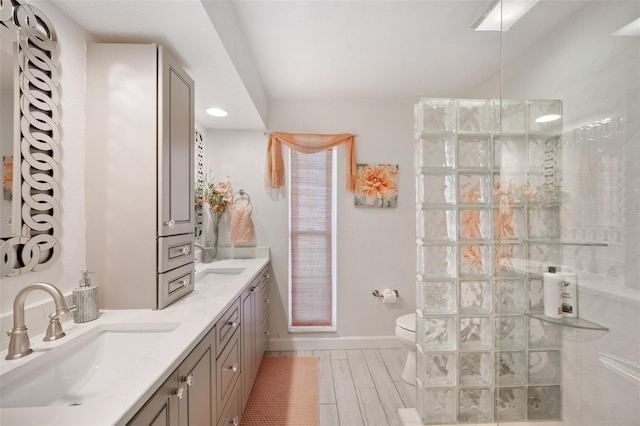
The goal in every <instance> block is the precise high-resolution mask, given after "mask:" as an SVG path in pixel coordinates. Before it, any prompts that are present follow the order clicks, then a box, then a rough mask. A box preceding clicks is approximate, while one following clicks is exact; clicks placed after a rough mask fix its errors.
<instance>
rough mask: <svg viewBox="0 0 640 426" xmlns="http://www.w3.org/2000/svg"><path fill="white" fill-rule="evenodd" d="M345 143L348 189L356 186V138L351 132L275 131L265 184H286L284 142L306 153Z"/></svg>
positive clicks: (270, 186)
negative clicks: (332, 133) (335, 133)
mask: <svg viewBox="0 0 640 426" xmlns="http://www.w3.org/2000/svg"><path fill="white" fill-rule="evenodd" d="M341 143H345V144H346V145H347V191H350V192H355V188H356V175H357V168H356V138H355V135H352V134H351V133H340V134H337V135H322V134H307V133H284V132H274V133H271V134H270V135H269V143H268V145H267V161H266V165H265V168H266V170H265V185H266V186H267V187H268V188H279V187H281V186H282V185H283V184H284V161H283V160H282V144H285V145H287V146H288V147H289V148H291V149H293V150H295V151H298V152H302V153H304V154H313V153H315V152H320V151H326V150H327V149H331V148H333V147H335V146H338V145H340V144H341Z"/></svg>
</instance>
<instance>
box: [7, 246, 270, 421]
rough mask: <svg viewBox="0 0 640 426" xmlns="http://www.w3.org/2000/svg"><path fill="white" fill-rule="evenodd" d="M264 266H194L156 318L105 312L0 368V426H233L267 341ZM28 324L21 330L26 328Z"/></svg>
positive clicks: (152, 313) (263, 261) (262, 261)
mask: <svg viewBox="0 0 640 426" xmlns="http://www.w3.org/2000/svg"><path fill="white" fill-rule="evenodd" d="M269 281H270V262H269V259H268V258H266V257H265V258H255V259H234V260H222V261H219V262H214V263H208V264H202V263H201V264H198V265H196V286H195V289H194V291H192V292H191V293H190V294H188V295H187V296H185V297H184V298H182V299H180V300H178V301H177V302H175V303H173V304H171V305H170V306H168V307H166V308H165V309H162V310H128V309H124V310H106V311H102V312H101V315H100V317H99V318H98V319H97V320H95V321H92V322H88V323H83V324H75V323H73V322H72V321H69V322H64V323H63V324H62V325H63V327H64V331H65V333H66V334H67V335H66V337H64V338H62V339H59V340H55V341H53V342H43V341H42V336H32V337H31V347H32V349H33V353H32V354H30V355H28V356H26V357H23V358H20V359H17V360H10V361H7V360H4V354H3V356H2V361H0V386H1V387H0V424H2V425H4V426H9V425H35V424H37V425H61V424H64V425H68V426H71V425H83V426H86V425H112V424H118V425H125V424H131V425H149V424H154V425H160V424H162V425H178V424H179V425H204V424H207V425H209V424H210V425H216V424H217V425H222V424H239V420H240V415H241V413H242V410H243V408H244V406H245V404H246V402H247V399H248V396H249V392H250V390H251V386H252V384H253V380H254V379H255V375H256V373H257V370H258V368H259V366H260V360H261V359H262V355H263V353H264V348H265V346H266V343H267V339H268V335H269V332H268V328H269V323H268V306H269V305H268V303H269V299H268V291H269ZM28 326H29V324H27V327H28Z"/></svg>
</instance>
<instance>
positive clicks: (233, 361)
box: [216, 333, 241, 415]
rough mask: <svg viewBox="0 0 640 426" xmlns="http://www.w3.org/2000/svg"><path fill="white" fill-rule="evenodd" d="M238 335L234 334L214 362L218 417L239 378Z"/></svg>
mask: <svg viewBox="0 0 640 426" xmlns="http://www.w3.org/2000/svg"><path fill="white" fill-rule="evenodd" d="M239 335H240V333H234V334H233V336H232V338H231V340H230V341H229V344H228V345H227V347H226V348H225V349H224V351H223V352H222V354H221V355H220V358H218V360H217V361H216V373H217V379H216V382H217V385H216V386H217V389H216V390H217V398H216V399H217V404H216V405H217V407H218V410H217V412H218V415H220V414H221V413H222V410H223V407H224V406H225V405H226V403H227V401H228V400H229V398H230V395H231V392H232V390H233V388H234V386H235V384H236V382H237V381H238V377H239V376H240V372H241V368H240V340H239Z"/></svg>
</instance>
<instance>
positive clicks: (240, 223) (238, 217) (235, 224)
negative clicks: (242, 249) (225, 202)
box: [230, 204, 253, 243]
mask: <svg viewBox="0 0 640 426" xmlns="http://www.w3.org/2000/svg"><path fill="white" fill-rule="evenodd" d="M230 227H231V230H230V234H231V241H233V242H235V243H246V242H249V241H251V239H252V238H253V222H252V221H251V209H250V208H249V206H242V205H237V204H234V205H232V206H231V225H230Z"/></svg>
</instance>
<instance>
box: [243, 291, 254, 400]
mask: <svg viewBox="0 0 640 426" xmlns="http://www.w3.org/2000/svg"><path fill="white" fill-rule="evenodd" d="M240 300H241V303H242V305H241V307H240V308H241V309H240V311H241V319H240V327H241V328H240V332H241V334H240V338H241V339H242V345H241V348H240V350H241V352H242V355H241V359H242V389H241V394H242V408H243V409H244V407H245V406H246V405H247V401H248V400H249V394H250V393H251V386H252V385H253V354H254V350H255V349H254V333H253V330H252V327H253V312H254V305H255V298H254V295H253V292H252V291H251V286H250V287H249V288H247V289H246V290H245V291H244V292H243V293H242V296H241V297H240Z"/></svg>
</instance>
